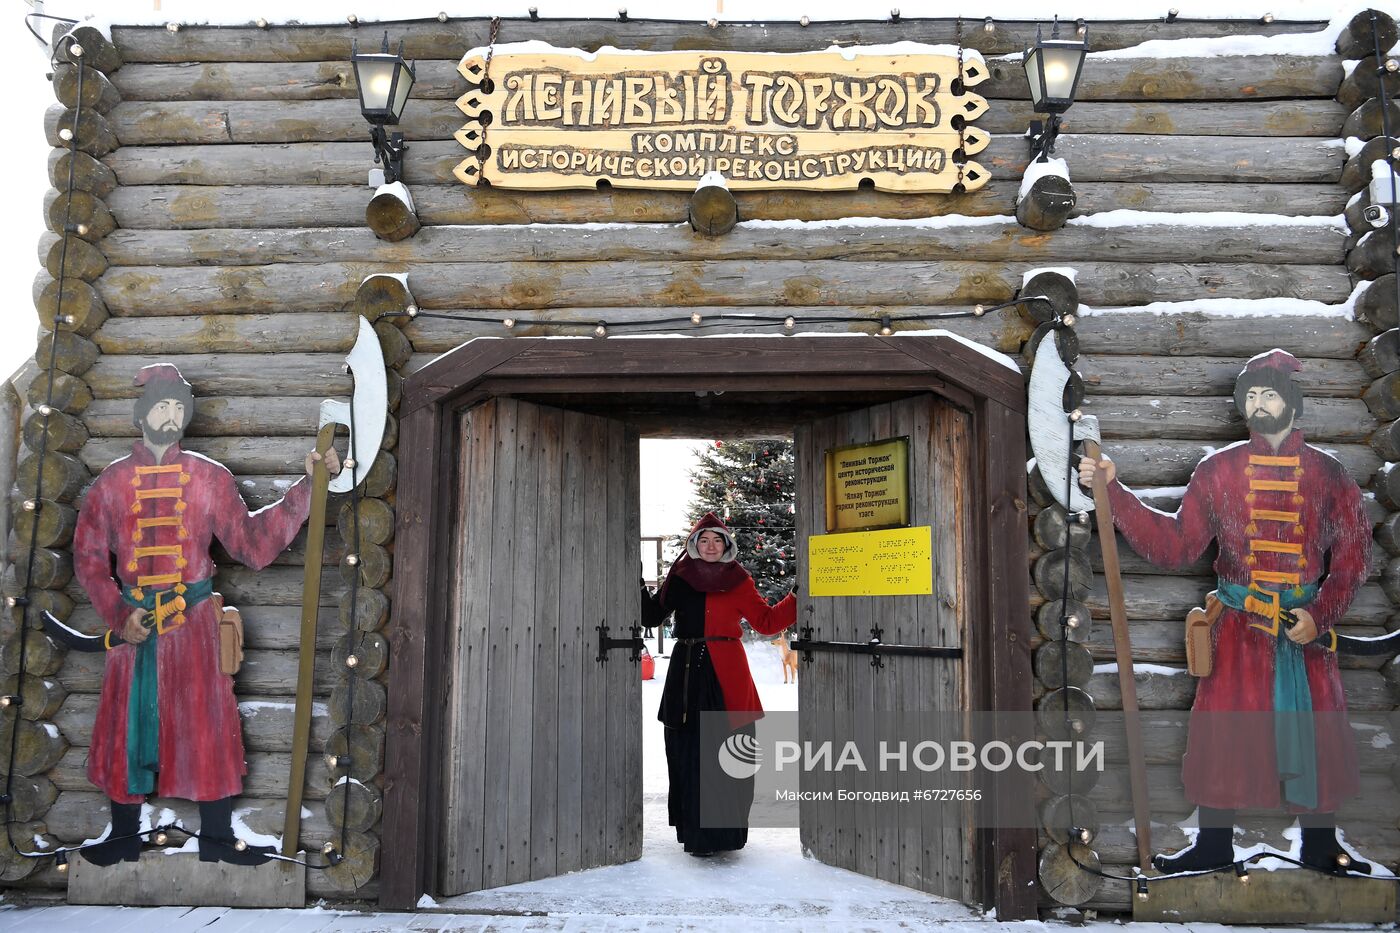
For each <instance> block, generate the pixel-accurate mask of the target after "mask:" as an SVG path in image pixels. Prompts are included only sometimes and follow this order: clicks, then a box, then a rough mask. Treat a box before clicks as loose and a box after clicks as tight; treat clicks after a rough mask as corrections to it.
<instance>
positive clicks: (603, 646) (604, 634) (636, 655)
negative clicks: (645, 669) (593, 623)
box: [597, 623, 646, 664]
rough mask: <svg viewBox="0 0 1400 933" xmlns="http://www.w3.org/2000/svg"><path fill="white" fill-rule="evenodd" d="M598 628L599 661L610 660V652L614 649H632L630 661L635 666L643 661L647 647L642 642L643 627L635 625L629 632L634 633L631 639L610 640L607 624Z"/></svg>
mask: <svg viewBox="0 0 1400 933" xmlns="http://www.w3.org/2000/svg"><path fill="white" fill-rule="evenodd" d="M597 628H598V658H597V660H598V661H600V662H606V661H607V660H608V651H610V650H611V649H613V648H630V649H632V651H631V655H630V660H631V661H632V663H633V664H637V663H639V662H640V661H641V660H642V649H643V648H644V647H646V642H644V641H642V627H641V626H640V625H634V626H632V627H631V628H630V629H629V631H630V632H631V633H632V637H631V638H609V637H608V626H607V625H606V623H605V624H603V625H599V626H598V627H597Z"/></svg>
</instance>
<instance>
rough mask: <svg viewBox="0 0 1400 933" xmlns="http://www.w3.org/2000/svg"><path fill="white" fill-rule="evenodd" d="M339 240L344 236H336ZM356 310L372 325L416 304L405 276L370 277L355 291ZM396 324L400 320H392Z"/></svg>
mask: <svg viewBox="0 0 1400 933" xmlns="http://www.w3.org/2000/svg"><path fill="white" fill-rule="evenodd" d="M336 236H337V239H339V238H340V237H341V236H344V234H339V233H338V234H336ZM354 302H355V303H354V310H355V312H356V313H357V314H359V315H361V316H362V317H364V319H365V320H367V321H369V322H370V323H371V324H376V323H378V322H379V319H380V318H381V317H383V316H384V315H385V314H388V313H390V312H399V311H404V310H407V308H408V307H409V306H410V305H412V304H413V303H414V301H413V294H412V293H411V292H410V291H409V290H408V281H407V278H406V277H405V276H398V275H381V274H376V275H370V276H367V277H366V278H365V279H364V280H363V281H362V282H360V285H359V287H358V288H357V289H355V299H354ZM390 320H393V321H394V322H395V323H398V322H399V320H400V319H399V318H397V317H395V318H391V319H390Z"/></svg>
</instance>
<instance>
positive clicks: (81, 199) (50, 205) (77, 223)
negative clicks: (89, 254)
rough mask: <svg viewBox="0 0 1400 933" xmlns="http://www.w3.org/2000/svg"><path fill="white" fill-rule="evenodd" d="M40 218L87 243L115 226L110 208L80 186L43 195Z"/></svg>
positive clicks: (54, 229) (54, 230) (58, 229)
mask: <svg viewBox="0 0 1400 933" xmlns="http://www.w3.org/2000/svg"><path fill="white" fill-rule="evenodd" d="M44 219H45V221H46V222H47V223H48V225H49V229H50V230H52V231H53V232H54V233H63V232H65V231H66V230H71V231H73V232H74V233H76V234H77V235H78V236H80V237H82V238H83V239H84V240H87V241H88V242H89V243H96V242H97V241H98V240H100V239H102V238H103V237H104V236H106V235H107V234H109V233H111V232H112V231H113V230H115V229H116V228H117V222H116V220H115V219H114V218H113V217H112V212H111V211H109V210H108V209H107V205H106V204H104V203H102V199H101V198H99V197H98V196H97V195H94V194H89V193H88V192H86V191H80V190H74V191H73V193H72V194H71V195H69V194H65V193H64V192H63V191H50V192H49V193H48V194H46V195H44ZM65 224H68V225H69V226H67V227H65Z"/></svg>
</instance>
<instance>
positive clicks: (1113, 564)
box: [1069, 441, 1152, 871]
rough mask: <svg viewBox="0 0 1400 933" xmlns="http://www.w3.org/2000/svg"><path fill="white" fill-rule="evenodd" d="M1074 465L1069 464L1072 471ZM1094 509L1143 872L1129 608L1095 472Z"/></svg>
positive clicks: (1091, 444) (1092, 444) (1146, 855)
mask: <svg viewBox="0 0 1400 933" xmlns="http://www.w3.org/2000/svg"><path fill="white" fill-rule="evenodd" d="M1084 452H1085V453H1086V454H1088V455H1089V456H1090V457H1092V458H1093V459H1095V460H1101V459H1103V451H1102V450H1100V449H1099V445H1098V443H1097V442H1096V441H1085V442H1084ZM1074 468H1075V465H1074V464H1073V463H1071V464H1069V469H1070V470H1074ZM1094 511H1095V512H1096V513H1098V523H1099V549H1100V550H1101V551H1102V552H1103V575H1104V581H1105V582H1106V583H1107V585H1108V613H1109V618H1110V619H1111V620H1112V623H1113V650H1114V653H1115V654H1116V655H1117V658H1118V687H1119V690H1120V692H1121V693H1122V695H1123V718H1124V720H1125V722H1124V725H1125V727H1126V729H1127V733H1128V778H1129V781H1130V784H1131V787H1132V794H1133V825H1134V826H1135V828H1136V829H1137V849H1138V864H1139V867H1141V868H1142V869H1143V870H1144V871H1146V870H1147V868H1148V866H1149V865H1151V864H1152V821H1151V819H1150V817H1149V811H1148V806H1147V760H1146V758H1145V757H1144V755H1143V750H1142V722H1141V719H1140V717H1139V715H1138V702H1137V681H1136V680H1135V679H1134V677H1133V646H1132V642H1131V640H1130V639H1129V636H1128V609H1127V606H1126V604H1125V603H1124V601H1123V572H1122V569H1121V568H1120V567H1119V564H1118V538H1117V536H1116V535H1115V534H1114V531H1113V506H1112V504H1111V503H1110V502H1109V498H1108V479H1107V477H1105V475H1104V472H1103V470H1096V471H1095V472H1094Z"/></svg>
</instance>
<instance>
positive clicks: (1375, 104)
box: [1342, 98, 1400, 139]
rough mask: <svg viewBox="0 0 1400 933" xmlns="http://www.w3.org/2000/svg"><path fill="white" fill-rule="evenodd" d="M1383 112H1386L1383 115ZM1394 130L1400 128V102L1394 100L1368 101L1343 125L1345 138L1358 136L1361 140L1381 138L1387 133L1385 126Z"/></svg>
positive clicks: (1374, 99)
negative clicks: (1387, 125) (1374, 137)
mask: <svg viewBox="0 0 1400 933" xmlns="http://www.w3.org/2000/svg"><path fill="white" fill-rule="evenodd" d="M1382 110H1384V111H1385V113H1384V114H1382V112H1381V111H1382ZM1386 123H1389V125H1390V126H1391V127H1392V128H1394V127H1396V126H1400V102H1396V101H1394V100H1387V101H1384V102H1382V101H1380V100H1379V99H1377V98H1372V99H1371V100H1368V101H1366V102H1365V103H1364V104H1362V105H1361V106H1360V107H1357V108H1356V110H1354V111H1352V114H1351V116H1349V117H1347V119H1346V122H1345V123H1343V124H1342V135H1343V136H1356V137H1358V138H1360V139H1370V138H1371V137H1373V136H1380V135H1381V134H1382V133H1384V132H1385V124H1386Z"/></svg>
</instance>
